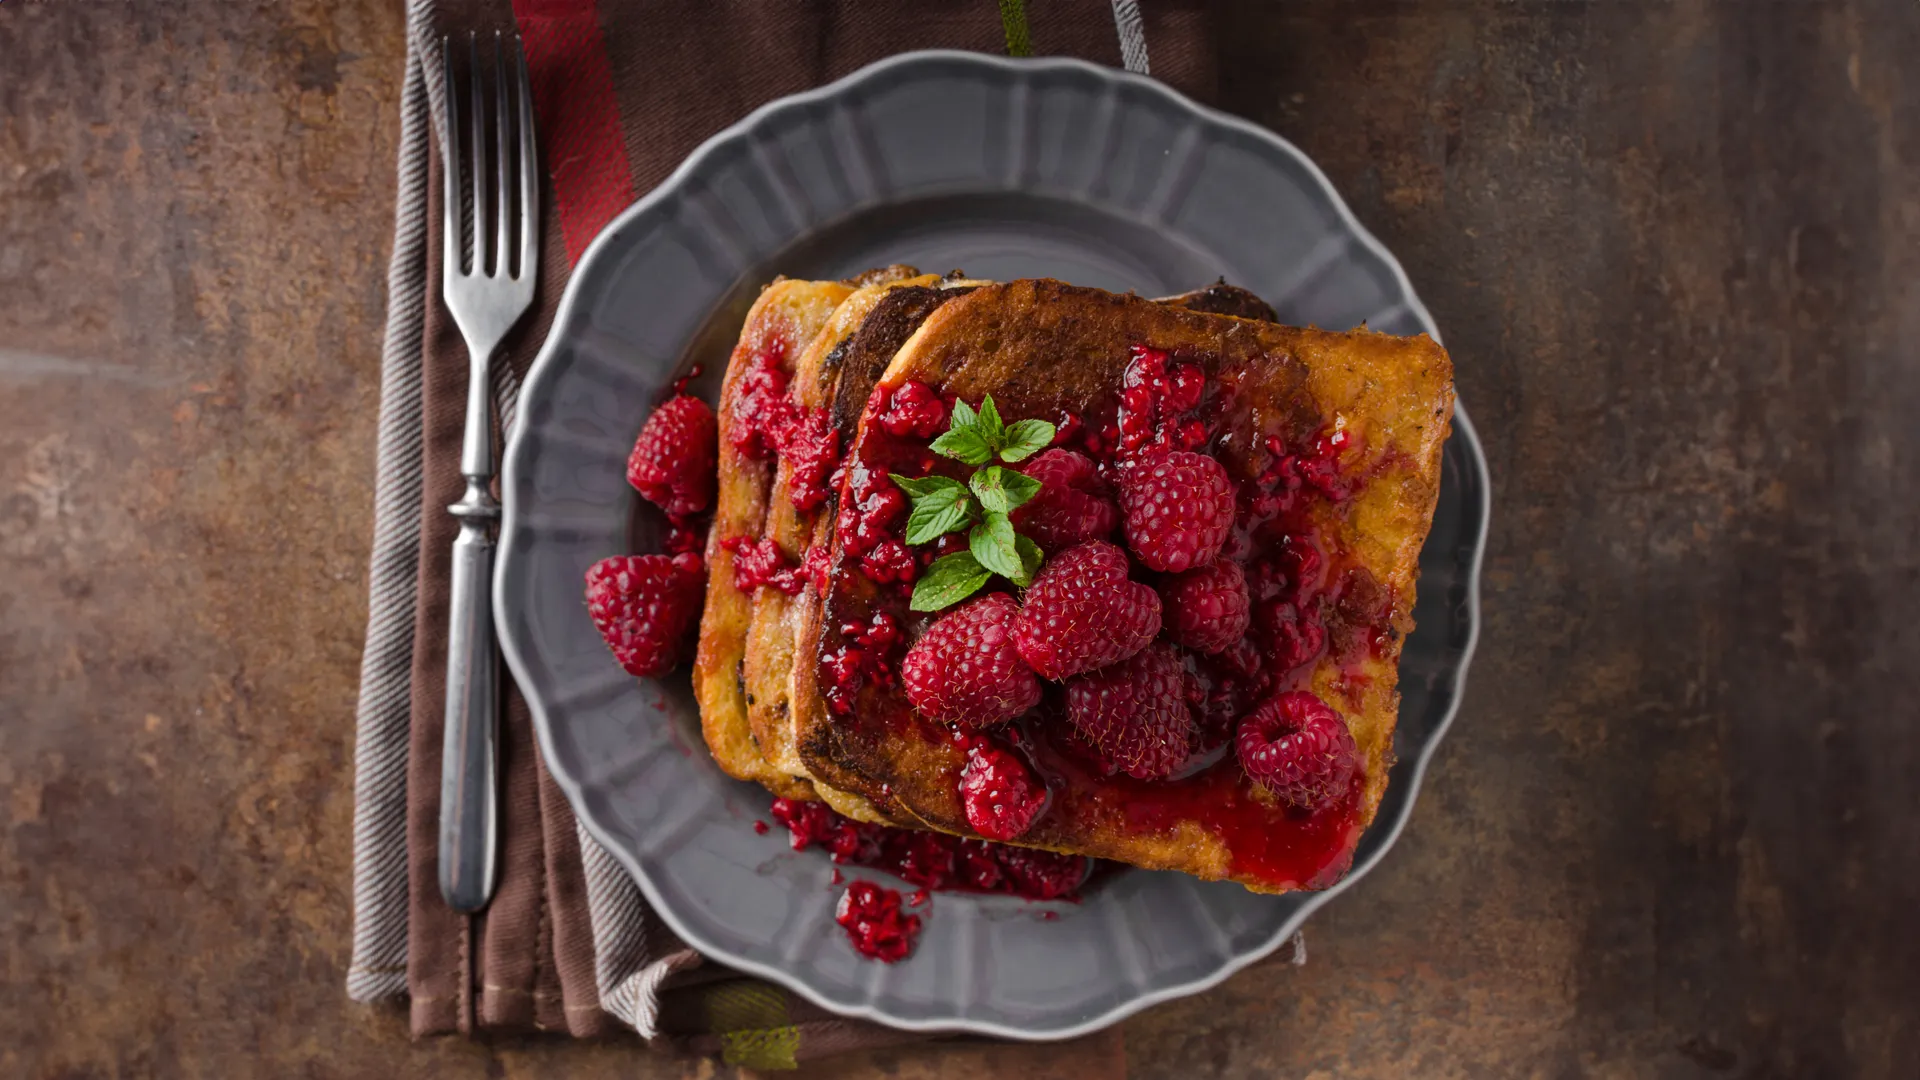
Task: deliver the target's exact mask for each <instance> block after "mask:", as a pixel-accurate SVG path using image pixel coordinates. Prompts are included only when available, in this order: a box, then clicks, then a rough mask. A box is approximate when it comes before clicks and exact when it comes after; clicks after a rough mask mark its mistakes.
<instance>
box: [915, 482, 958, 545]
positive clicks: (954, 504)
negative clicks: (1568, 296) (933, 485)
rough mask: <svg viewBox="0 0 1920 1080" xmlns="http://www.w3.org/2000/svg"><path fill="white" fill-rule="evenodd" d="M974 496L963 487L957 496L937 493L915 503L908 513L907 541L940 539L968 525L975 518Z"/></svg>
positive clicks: (920, 541)
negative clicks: (945, 495) (944, 495)
mask: <svg viewBox="0 0 1920 1080" xmlns="http://www.w3.org/2000/svg"><path fill="white" fill-rule="evenodd" d="M973 511H974V508H973V497H972V496H970V495H968V494H967V489H966V488H961V489H960V492H959V495H958V496H957V497H956V498H952V499H947V498H945V497H943V496H939V495H935V496H931V497H929V498H925V499H922V500H920V501H919V502H916V503H914V504H913V513H911V514H908V515H907V543H909V544H924V543H926V542H928V541H930V540H938V539H940V538H941V537H942V536H945V535H947V534H948V533H950V532H952V531H953V530H955V529H960V528H964V527H966V524H967V523H968V522H970V521H972V520H973V518H974V512H973Z"/></svg>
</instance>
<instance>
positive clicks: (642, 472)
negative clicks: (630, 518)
mask: <svg viewBox="0 0 1920 1080" xmlns="http://www.w3.org/2000/svg"><path fill="white" fill-rule="evenodd" d="M718 432H719V425H718V424H717V423H716V422H715V421H714V418H713V410H712V409H709V408H708V407H707V403H706V402H704V401H701V400H700V399H699V398H696V397H685V396H681V397H675V398H669V399H668V400H667V403H666V404H665V405H662V406H660V407H659V408H658V409H655V410H654V411H653V415H652V416H649V417H647V424H646V426H645V427H643V428H641V429H640V437H639V438H638V439H636V440H635V441H634V444H633V453H632V454H631V455H630V456H628V458H627V483H629V484H632V485H633V486H634V488H635V490H637V491H639V492H640V494H641V495H643V496H645V497H646V499H647V501H648V502H651V503H653V504H654V505H655V506H658V507H659V508H660V509H662V510H665V511H666V512H667V515H668V516H669V517H672V518H676V519H679V518H687V517H692V516H693V515H694V514H698V513H700V512H701V511H702V510H705V509H706V508H707V507H709V506H712V505H713V489H714V485H715V482H716V477H717V472H716V469H717V468H718V466H717V464H716V460H715V457H714V454H715V450H714V447H715V444H716V442H717V440H718V438H719V434H718Z"/></svg>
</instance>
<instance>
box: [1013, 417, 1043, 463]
mask: <svg viewBox="0 0 1920 1080" xmlns="http://www.w3.org/2000/svg"><path fill="white" fill-rule="evenodd" d="M1054 431H1055V429H1054V426H1053V425H1052V424H1049V423H1047V422H1046V421H1045V420H1021V421H1019V422H1018V423H1016V424H1014V425H1013V426H1011V427H1009V428H1007V437H1006V439H1005V440H1004V442H1003V443H1002V445H1001V447H1000V460H1001V461H1025V460H1026V459H1027V458H1030V457H1032V456H1033V455H1035V454H1037V453H1039V452H1040V451H1042V450H1045V449H1046V448H1047V447H1049V446H1052V445H1053V436H1054Z"/></svg>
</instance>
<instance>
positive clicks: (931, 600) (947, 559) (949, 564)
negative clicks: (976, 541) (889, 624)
mask: <svg viewBox="0 0 1920 1080" xmlns="http://www.w3.org/2000/svg"><path fill="white" fill-rule="evenodd" d="M991 576H993V575H992V574H990V573H988V571H987V570H986V568H985V567H983V566H981V565H980V563H979V562H978V561H977V560H975V559H974V557H973V556H972V555H970V554H968V553H967V552H964V551H956V552H954V553H953V554H951V555H943V556H941V557H940V558H938V559H935V560H933V565H932V566H929V567H927V572H926V573H924V574H922V575H920V580H919V581H916V582H914V585H913V600H912V601H911V602H910V603H909V604H908V605H907V606H908V607H911V608H912V609H913V610H915V611H939V610H940V609H941V608H943V607H946V606H947V605H949V604H952V603H954V602H956V601H959V600H964V599H966V598H967V597H969V596H971V595H973V593H974V592H975V591H976V590H977V589H979V588H980V586H982V585H985V584H986V583H987V578H989V577H991Z"/></svg>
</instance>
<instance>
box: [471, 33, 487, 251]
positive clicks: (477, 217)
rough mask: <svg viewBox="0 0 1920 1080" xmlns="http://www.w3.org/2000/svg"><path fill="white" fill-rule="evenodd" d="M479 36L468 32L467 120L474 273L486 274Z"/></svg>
mask: <svg viewBox="0 0 1920 1080" xmlns="http://www.w3.org/2000/svg"><path fill="white" fill-rule="evenodd" d="M482 81H483V80H482V79H481V78H480V45H479V35H478V34H476V33H474V32H472V31H468V32H467V89H468V90H469V91H471V93H470V94H469V95H468V96H469V97H470V98H471V99H472V101H473V115H472V116H470V117H468V118H467V119H468V121H469V127H470V130H471V132H472V139H473V147H472V149H473V273H474V276H475V277H485V276H486V275H487V248H488V244H487V99H486V96H485V91H483V90H481V89H480V84H481V82H482Z"/></svg>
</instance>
